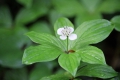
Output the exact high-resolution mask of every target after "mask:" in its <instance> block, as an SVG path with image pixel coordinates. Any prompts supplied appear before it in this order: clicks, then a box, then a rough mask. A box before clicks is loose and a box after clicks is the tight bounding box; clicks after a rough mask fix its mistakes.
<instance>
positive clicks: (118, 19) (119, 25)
mask: <svg viewBox="0 0 120 80" xmlns="http://www.w3.org/2000/svg"><path fill="white" fill-rule="evenodd" d="M111 22H112V23H113V24H114V25H115V29H116V30H117V31H120V15H118V16H115V17H113V18H112V19H111Z"/></svg>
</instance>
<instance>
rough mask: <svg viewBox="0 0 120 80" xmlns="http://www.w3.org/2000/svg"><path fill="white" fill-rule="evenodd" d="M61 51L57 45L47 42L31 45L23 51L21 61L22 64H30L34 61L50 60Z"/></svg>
mask: <svg viewBox="0 0 120 80" xmlns="http://www.w3.org/2000/svg"><path fill="white" fill-rule="evenodd" d="M62 53H63V52H62V51H61V50H60V49H59V48H58V47H56V46H53V45H49V44H47V45H46V44H44V45H39V46H34V47H33V46H31V47H29V48H27V49H26V50H25V51H24V55H23V58H22V62H23V63H24V64H32V63H35V62H46V61H52V60H54V59H56V58H57V57H58V56H59V55H60V54H62Z"/></svg>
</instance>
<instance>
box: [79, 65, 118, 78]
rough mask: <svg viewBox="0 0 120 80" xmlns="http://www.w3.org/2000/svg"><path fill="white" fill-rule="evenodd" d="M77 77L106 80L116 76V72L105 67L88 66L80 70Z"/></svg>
mask: <svg viewBox="0 0 120 80" xmlns="http://www.w3.org/2000/svg"><path fill="white" fill-rule="evenodd" d="M77 76H89V77H98V78H102V79H106V78H112V77H115V76H117V72H115V71H114V70H113V69H112V68H111V67H110V66H107V65H101V64H89V65H87V66H85V67H83V68H81V69H80V70H79V71H78V73H77Z"/></svg>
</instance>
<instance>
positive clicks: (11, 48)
mask: <svg viewBox="0 0 120 80" xmlns="http://www.w3.org/2000/svg"><path fill="white" fill-rule="evenodd" d="M26 32H27V30H26V29H25V28H24V27H23V26H20V27H15V28H14V29H12V30H10V29H0V38H1V39H0V65H2V66H5V67H10V68H20V67H23V65H22V61H21V58H22V53H23V51H22V48H23V46H24V47H25V46H27V45H28V44H30V41H29V39H28V38H27V37H26V36H24V35H23V34H24V33H26ZM13 55H14V56H13Z"/></svg>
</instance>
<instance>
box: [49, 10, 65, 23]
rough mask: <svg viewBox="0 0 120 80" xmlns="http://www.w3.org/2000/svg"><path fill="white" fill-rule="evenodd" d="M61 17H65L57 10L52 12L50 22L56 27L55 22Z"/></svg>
mask: <svg viewBox="0 0 120 80" xmlns="http://www.w3.org/2000/svg"><path fill="white" fill-rule="evenodd" d="M60 17H63V15H62V14H60V13H59V12H57V11H55V10H51V11H50V13H49V21H50V22H51V24H52V25H54V23H55V21H56V20H57V19H59V18H60Z"/></svg>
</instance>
